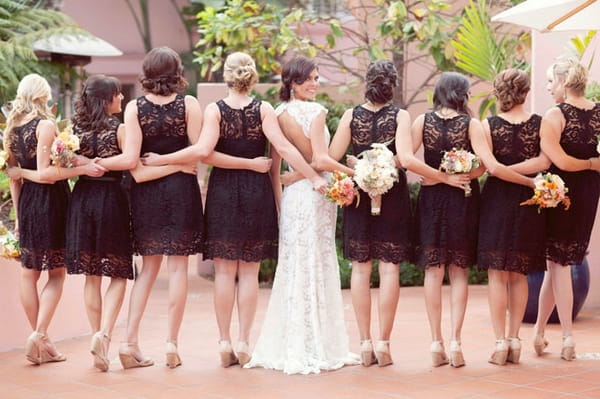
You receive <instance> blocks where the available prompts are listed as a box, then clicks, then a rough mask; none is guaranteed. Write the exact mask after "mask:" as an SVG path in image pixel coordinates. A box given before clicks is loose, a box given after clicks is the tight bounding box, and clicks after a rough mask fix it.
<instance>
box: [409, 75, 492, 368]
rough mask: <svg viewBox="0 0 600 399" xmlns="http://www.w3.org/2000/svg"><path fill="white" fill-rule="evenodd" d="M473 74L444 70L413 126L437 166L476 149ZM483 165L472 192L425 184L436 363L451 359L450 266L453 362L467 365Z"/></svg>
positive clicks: (421, 248)
mask: <svg viewBox="0 0 600 399" xmlns="http://www.w3.org/2000/svg"><path fill="white" fill-rule="evenodd" d="M469 88H470V84H469V80H468V79H467V78H466V77H465V76H464V75H461V74H460V73H457V72H444V73H442V75H441V77H440V79H439V80H438V82H437V83H436V85H435V89H434V94H433V105H434V108H433V112H429V113H426V114H423V115H419V116H418V117H417V119H416V120H415V122H414V123H413V126H412V136H413V145H414V148H413V149H414V151H415V152H416V150H417V149H418V148H419V147H420V146H421V144H423V147H424V150H425V153H424V156H425V162H426V163H427V164H428V165H429V166H431V167H433V168H435V169H437V168H439V165H440V162H441V160H442V153H443V152H444V151H449V150H451V149H452V148H457V149H464V150H467V151H472V148H471V136H472V132H473V130H475V129H481V123H480V122H479V121H478V120H475V119H472V118H471V116H470V111H469V109H468V106H467V103H468V99H469ZM482 173H483V167H482V166H480V167H479V168H478V169H477V170H474V171H472V172H471V173H469V174H468V176H469V178H470V179H472V180H471V182H470V189H471V193H472V194H471V195H470V196H468V197H466V196H465V191H464V190H462V189H459V188H457V187H449V186H448V185H446V184H435V185H429V182H428V181H425V182H424V184H423V185H422V186H421V190H420V193H419V198H418V203H417V210H416V221H417V223H416V231H417V235H416V256H417V264H418V265H419V266H421V267H423V268H425V304H426V307H427V316H428V318H429V325H430V328H431V336H432V343H431V347H430V351H431V355H432V360H433V365H434V366H436V367H437V366H441V365H443V364H448V358H447V356H446V353H445V351H444V346H443V337H442V328H441V319H442V282H443V279H444V272H445V269H446V268H447V269H448V275H449V277H450V287H451V300H450V309H451V322H452V329H451V341H450V365H452V366H453V367H461V366H464V365H465V361H464V357H463V353H462V349H461V339H460V338H461V330H462V324H463V321H464V316H465V310H466V306H467V296H468V271H469V267H471V266H473V265H474V264H475V261H476V257H477V250H476V248H477V226H478V223H479V184H478V182H477V179H476V178H477V177H478V176H480V175H481V174H482Z"/></svg>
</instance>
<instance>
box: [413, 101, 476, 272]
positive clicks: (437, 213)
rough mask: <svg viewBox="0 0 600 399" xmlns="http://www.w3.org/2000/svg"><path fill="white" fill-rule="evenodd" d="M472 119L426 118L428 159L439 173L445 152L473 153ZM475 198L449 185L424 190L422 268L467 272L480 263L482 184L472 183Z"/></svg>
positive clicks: (419, 244) (419, 215)
mask: <svg viewBox="0 0 600 399" xmlns="http://www.w3.org/2000/svg"><path fill="white" fill-rule="evenodd" d="M470 121H471V118H470V117H469V116H468V115H457V116H455V117H453V118H448V119H444V118H441V117H440V116H438V115H437V114H436V113H435V112H430V113H427V114H425V122H424V126H423V147H424V158H425V162H426V163H427V165H429V166H431V167H432V168H435V169H438V168H439V166H440V163H441V161H442V156H443V152H444V151H449V150H451V149H452V148H456V149H463V150H467V151H471V152H473V149H472V148H471V143H470V141H469V123H470ZM471 192H472V194H471V196H469V197H465V191H464V190H463V189H461V188H457V187H452V186H449V185H447V184H442V183H439V184H435V185H433V186H422V187H421V190H420V192H419V198H418V201H417V210H416V238H415V239H416V257H417V264H418V265H419V266H421V267H424V268H428V267H443V266H450V265H455V266H458V267H462V268H466V267H470V266H473V265H474V264H475V261H476V259H477V227H478V225H479V203H480V194H479V184H478V182H477V179H473V180H471Z"/></svg>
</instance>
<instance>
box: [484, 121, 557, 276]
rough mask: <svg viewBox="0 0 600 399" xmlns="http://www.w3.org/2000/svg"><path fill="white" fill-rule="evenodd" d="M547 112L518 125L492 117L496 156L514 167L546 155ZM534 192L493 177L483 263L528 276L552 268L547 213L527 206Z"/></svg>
mask: <svg viewBox="0 0 600 399" xmlns="http://www.w3.org/2000/svg"><path fill="white" fill-rule="evenodd" d="M541 121H542V118H541V116H539V115H532V116H531V117H530V118H529V120H527V121H525V122H522V123H518V124H513V123H510V122H508V121H506V120H505V119H502V118H501V117H499V116H493V117H490V118H488V123H489V125H490V132H491V136H492V144H493V151H494V156H495V157H496V159H497V160H498V162H500V163H502V164H504V165H512V164H516V163H519V162H521V161H524V160H526V159H529V158H534V157H536V156H538V155H539V154H540V136H539V130H540V123H541ZM532 195H533V190H532V189H531V188H530V187H526V186H523V185H520V184H515V183H510V182H507V181H505V180H502V179H499V178H496V177H493V176H488V178H487V180H486V182H485V185H484V187H483V190H482V192H481V213H480V216H479V218H480V220H479V242H478V249H477V266H478V267H479V268H481V269H495V270H504V271H509V272H518V273H522V274H528V273H533V272H538V271H543V270H545V269H546V258H545V255H544V250H545V239H546V214H545V212H542V213H541V214H540V213H538V211H537V207H536V206H521V205H519V204H520V203H521V202H523V201H526V200H528V199H529V198H531V196H532Z"/></svg>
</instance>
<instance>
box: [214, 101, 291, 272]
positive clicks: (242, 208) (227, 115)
mask: <svg viewBox="0 0 600 399" xmlns="http://www.w3.org/2000/svg"><path fill="white" fill-rule="evenodd" d="M217 106H218V107H219V111H220V113H221V122H220V124H219V130H220V133H219V141H218V142H217V145H216V147H215V151H219V152H222V153H225V154H229V155H232V156H236V157H242V158H255V157H259V156H263V155H265V150H266V148H267V139H266V137H265V135H264V133H263V131H262V121H261V116H260V106H261V102H260V101H257V100H256V99H254V100H252V102H251V103H250V104H248V105H247V106H246V107H244V108H242V109H234V108H231V107H229V106H228V105H227V104H226V103H225V102H224V101H223V100H220V101H218V102H217ZM205 220H206V244H205V253H204V257H205V258H206V259H214V258H223V259H230V260H243V261H246V262H259V261H261V260H262V259H267V258H271V259H274V258H277V236H278V234H279V232H278V228H277V208H276V205H275V197H274V195H273V187H272V185H271V179H270V178H269V174H268V173H257V172H254V171H251V170H246V169H221V168H217V167H214V168H213V169H212V171H211V172H210V180H209V182H208V193H207V194H206V216H205Z"/></svg>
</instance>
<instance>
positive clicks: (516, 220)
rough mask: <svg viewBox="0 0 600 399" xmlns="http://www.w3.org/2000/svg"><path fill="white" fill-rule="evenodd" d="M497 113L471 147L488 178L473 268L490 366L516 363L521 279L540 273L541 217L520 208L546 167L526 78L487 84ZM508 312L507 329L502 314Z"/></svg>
mask: <svg viewBox="0 0 600 399" xmlns="http://www.w3.org/2000/svg"><path fill="white" fill-rule="evenodd" d="M493 86H494V91H493V93H494V95H495V96H496V98H497V99H498V105H499V107H500V110H501V113H500V114H499V115H497V116H492V117H489V118H487V119H486V120H485V121H483V134H477V135H473V148H474V149H475V152H476V153H477V155H478V156H479V157H480V159H481V160H482V161H483V163H484V164H485V166H486V168H487V171H488V174H489V176H488V178H487V180H486V182H485V185H484V188H483V190H482V193H481V214H480V221H479V240H478V254H477V266H478V267H479V268H481V269H486V270H487V271H488V298H489V307H490V314H491V319H492V326H493V329H494V334H495V336H496V345H495V348H494V352H493V353H492V355H491V356H490V358H489V362H490V363H494V364H498V365H503V364H506V362H507V361H508V362H511V363H519V357H520V355H521V341H520V339H519V329H520V328H521V321H522V320H523V315H524V314H525V307H526V306H527V293H528V286H527V274H528V273H531V272H537V271H541V270H544V269H545V268H546V267H545V258H544V243H545V220H546V218H545V213H544V214H540V213H538V211H537V209H536V208H535V207H531V206H520V205H519V204H520V203H521V202H523V201H526V200H527V199H529V198H530V197H531V195H532V191H531V189H532V188H533V187H534V183H533V179H532V178H529V177H525V176H523V175H520V174H518V173H516V172H514V171H513V170H512V169H509V168H507V167H506V166H505V165H511V166H512V167H514V168H517V169H518V170H521V171H524V170H525V168H528V170H526V173H528V174H532V173H537V172H540V171H542V170H545V169H547V168H548V167H549V166H550V161H549V160H548V158H547V157H546V156H545V155H544V154H542V153H541V150H540V137H539V129H540V123H541V120H542V118H541V116H539V115H536V114H530V113H529V112H527V111H526V110H525V107H524V102H525V99H526V97H527V93H528V92H529V77H528V76H527V74H526V73H525V72H523V71H520V70H518V69H507V70H505V71H502V72H500V73H499V74H498V76H496V78H495V79H494V82H493ZM507 309H508V330H507V329H506V314H507Z"/></svg>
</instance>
